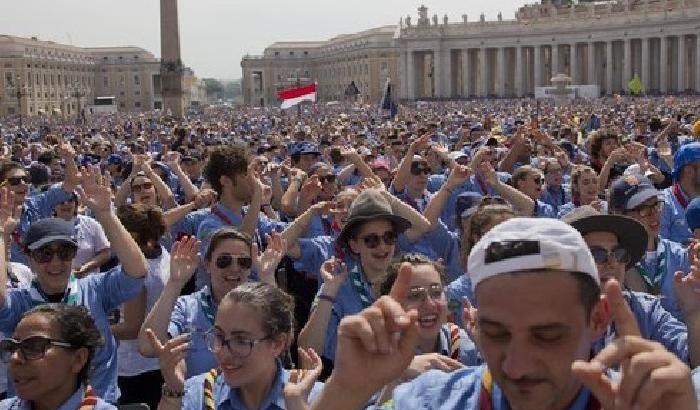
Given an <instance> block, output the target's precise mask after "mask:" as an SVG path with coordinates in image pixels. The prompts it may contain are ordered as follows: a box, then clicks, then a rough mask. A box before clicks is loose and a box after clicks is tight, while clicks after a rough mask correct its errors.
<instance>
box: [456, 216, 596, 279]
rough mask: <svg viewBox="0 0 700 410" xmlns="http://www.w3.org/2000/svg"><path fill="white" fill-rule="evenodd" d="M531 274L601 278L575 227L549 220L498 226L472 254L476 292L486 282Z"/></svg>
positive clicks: (470, 267)
mask: <svg viewBox="0 0 700 410" xmlns="http://www.w3.org/2000/svg"><path fill="white" fill-rule="evenodd" d="M531 270H563V271H570V272H581V273H585V274H587V275H589V276H590V277H591V278H593V280H595V282H596V283H597V284H600V277H599V276H598V270H597V269H596V265H595V261H594V260H593V256H592V255H591V252H590V251H589V250H588V245H587V244H586V242H585V241H584V240H583V237H582V236H581V234H580V233H579V232H578V231H577V230H576V229H574V228H573V227H572V226H571V225H569V224H567V223H565V222H562V221H560V220H557V219H549V218H513V219H509V220H507V221H505V222H502V223H500V224H498V225H496V226H495V227H494V228H493V229H491V230H490V231H489V232H487V233H486V235H484V236H483V237H482V238H481V239H480V240H479V242H477V243H476V244H475V245H474V247H473V248H472V250H471V253H470V254H469V262H468V270H467V271H468V272H469V275H470V277H471V283H472V289H473V290H476V287H477V285H478V284H479V283H480V282H481V281H483V280H486V279H489V278H491V277H494V276H497V275H500V274H503V273H514V272H522V271H531Z"/></svg>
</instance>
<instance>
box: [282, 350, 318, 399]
mask: <svg viewBox="0 0 700 410" xmlns="http://www.w3.org/2000/svg"><path fill="white" fill-rule="evenodd" d="M298 352H299V359H300V360H301V368H300V369H296V370H292V371H290V374H289V380H288V381H287V383H285V385H284V389H283V390H282V395H283V396H284V403H285V407H286V408H287V410H306V409H308V408H309V407H308V405H307V404H306V403H307V402H308V401H309V393H311V389H313V387H314V384H316V380H318V377H319V376H320V375H321V370H323V362H322V361H321V358H320V357H319V356H318V354H316V352H315V351H314V349H312V348H308V349H304V348H301V347H300V348H299V349H298Z"/></svg>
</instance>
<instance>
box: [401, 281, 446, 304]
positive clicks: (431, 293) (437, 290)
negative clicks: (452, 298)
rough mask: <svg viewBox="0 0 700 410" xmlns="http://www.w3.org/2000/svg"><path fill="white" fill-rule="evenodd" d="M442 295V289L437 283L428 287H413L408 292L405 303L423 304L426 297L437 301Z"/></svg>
mask: <svg viewBox="0 0 700 410" xmlns="http://www.w3.org/2000/svg"><path fill="white" fill-rule="evenodd" d="M442 295H443V287H442V285H440V284H437V283H436V284H433V285H430V286H428V287H423V286H414V287H412V288H411V289H409V290H408V295H407V296H406V301H407V302H409V303H425V301H426V300H427V299H428V297H430V299H432V300H438V299H440V298H442Z"/></svg>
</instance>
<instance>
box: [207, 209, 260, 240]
mask: <svg viewBox="0 0 700 410" xmlns="http://www.w3.org/2000/svg"><path fill="white" fill-rule="evenodd" d="M219 206H220V205H219V204H216V205H214V206H212V207H211V213H213V214H214V215H216V217H217V218H219V219H220V220H221V222H223V223H224V225H228V226H232V227H234V228H236V225H235V224H234V223H233V221H232V220H231V218H229V217H228V216H226V214H225V213H224V212H223V211H222V210H221V209H220V208H219ZM241 218H245V210H243V208H241ZM255 243H257V244H258V249H260V250H262V249H263V246H262V240H261V238H260V236H259V235H258V230H257V229H256V230H255Z"/></svg>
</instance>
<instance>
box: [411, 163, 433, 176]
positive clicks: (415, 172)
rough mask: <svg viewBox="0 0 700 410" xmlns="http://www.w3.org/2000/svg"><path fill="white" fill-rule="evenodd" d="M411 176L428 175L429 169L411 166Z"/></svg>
mask: <svg viewBox="0 0 700 410" xmlns="http://www.w3.org/2000/svg"><path fill="white" fill-rule="evenodd" d="M411 174H413V175H420V174H425V175H430V168H428V167H422V166H420V165H411Z"/></svg>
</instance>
